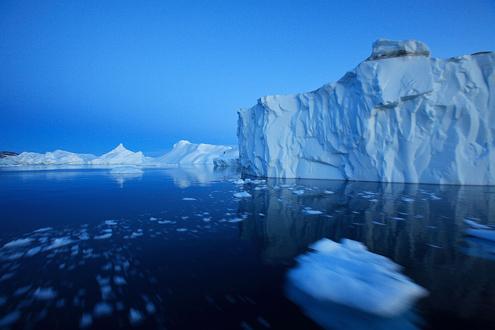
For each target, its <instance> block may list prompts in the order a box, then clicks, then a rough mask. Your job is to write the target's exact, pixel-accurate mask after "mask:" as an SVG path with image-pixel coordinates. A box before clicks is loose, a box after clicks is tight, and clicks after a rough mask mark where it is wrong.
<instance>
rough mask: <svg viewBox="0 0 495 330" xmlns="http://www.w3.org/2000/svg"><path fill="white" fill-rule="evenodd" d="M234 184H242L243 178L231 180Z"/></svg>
mask: <svg viewBox="0 0 495 330" xmlns="http://www.w3.org/2000/svg"><path fill="white" fill-rule="evenodd" d="M232 182H233V183H234V184H238V185H241V184H244V180H243V179H237V180H234V181H232Z"/></svg>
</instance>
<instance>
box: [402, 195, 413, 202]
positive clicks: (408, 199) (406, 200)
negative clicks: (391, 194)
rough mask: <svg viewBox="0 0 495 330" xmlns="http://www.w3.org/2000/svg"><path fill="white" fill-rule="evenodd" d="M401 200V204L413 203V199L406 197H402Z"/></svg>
mask: <svg viewBox="0 0 495 330" xmlns="http://www.w3.org/2000/svg"><path fill="white" fill-rule="evenodd" d="M401 200H402V201H403V202H406V203H412V202H414V198H411V197H407V196H403V197H402V198H401Z"/></svg>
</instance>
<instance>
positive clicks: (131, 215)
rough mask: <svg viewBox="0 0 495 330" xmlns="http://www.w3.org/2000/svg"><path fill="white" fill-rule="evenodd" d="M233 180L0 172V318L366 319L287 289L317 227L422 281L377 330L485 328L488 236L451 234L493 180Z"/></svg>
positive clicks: (491, 286) (207, 174) (492, 291)
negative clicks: (411, 300)
mask: <svg viewBox="0 0 495 330" xmlns="http://www.w3.org/2000/svg"><path fill="white" fill-rule="evenodd" d="M237 178H238V174H237V173H234V172H230V171H213V170H211V169H204V168H189V169H187V168H182V169H181V168H178V169H148V170H145V171H144V173H143V174H133V175H125V174H118V175H117V174H115V175H112V174H111V173H110V171H109V170H108V169H98V170H91V169H66V170H36V171H32V170H30V171H13V170H6V169H3V170H1V171H0V210H1V216H0V220H1V221H0V246H4V245H5V244H7V246H4V247H2V248H0V327H14V328H37V329H42V328H43V329H55V328H58V329H71V328H80V327H82V328H90V327H94V328H110V327H122V328H139V327H142V328H168V329H184V328H193V327H194V328H203V329H204V328H217V329H218V328H232V329H236V328H241V329H250V328H253V329H263V328H274V329H279V328H284V329H286V328H298V329H302V328H304V329H311V328H318V327H319V325H318V324H320V325H325V326H327V327H334V328H345V327H346V326H347V327H349V326H350V325H352V327H353V328H359V327H363V328H366V327H367V326H369V324H370V323H369V320H368V319H367V318H366V317H363V316H362V315H357V314H355V313H354V312H353V311H349V310H347V309H341V308H340V307H338V306H337V307H336V309H333V310H329V309H328V308H327V307H324V308H327V309H326V310H325V313H323V314H324V315H323V320H322V319H321V315H320V318H318V313H317V312H316V311H317V308H318V306H317V307H313V306H310V307H308V305H304V304H303V303H300V302H297V301H296V303H295V302H293V300H290V299H288V297H287V291H286V289H287V288H286V281H285V274H286V272H287V270H288V269H289V268H290V267H293V266H294V265H295V261H294V257H295V256H297V255H298V254H300V253H304V252H305V251H306V249H307V247H308V245H309V244H311V243H312V242H314V241H316V240H318V239H320V238H322V237H328V238H330V239H333V240H336V241H340V239H342V238H350V239H354V240H357V241H361V242H363V243H364V244H365V245H366V246H367V247H368V248H369V249H370V250H371V251H373V252H375V253H378V254H381V255H384V256H387V257H389V258H391V259H392V260H394V261H395V262H396V263H398V264H400V265H402V266H403V267H404V273H405V274H406V275H407V276H409V277H410V278H411V279H412V280H414V281H415V282H416V283H418V284H420V285H421V286H423V287H425V288H426V289H427V290H428V291H429V293H430V294H429V296H428V297H427V298H425V299H422V300H420V301H419V302H418V303H417V304H416V306H414V308H412V309H411V311H409V315H408V316H407V317H406V318H404V320H401V321H400V323H394V324H388V325H387V324H385V325H383V324H382V325H380V326H381V328H387V327H394V328H397V327H401V328H415V327H418V328H447V327H448V328H469V329H488V328H494V327H495V243H490V242H488V241H483V240H479V239H475V238H469V237H466V236H465V235H464V230H465V229H466V227H465V224H464V219H466V218H467V219H474V221H477V222H479V223H483V224H490V223H491V224H494V223H495V218H494V212H495V187H476V186H463V187H461V186H449V185H445V186H438V185H410V184H382V183H370V182H350V183H347V182H341V181H327V180H268V182H266V183H263V182H257V183H255V184H252V183H248V184H236V183H234V182H233V181H234V180H235V179H237ZM241 190H245V191H247V192H249V194H251V195H252V197H249V198H242V199H237V198H234V193H236V192H239V191H241ZM308 210H314V211H320V212H321V214H312V213H318V212H308ZM320 307H321V306H320ZM308 308H310V310H308ZM311 311H315V313H311ZM320 314H321V313H320ZM349 322H351V323H349Z"/></svg>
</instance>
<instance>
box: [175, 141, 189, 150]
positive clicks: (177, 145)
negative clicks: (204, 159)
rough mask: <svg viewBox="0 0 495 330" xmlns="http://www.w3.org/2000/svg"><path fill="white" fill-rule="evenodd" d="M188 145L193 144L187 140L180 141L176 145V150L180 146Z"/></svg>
mask: <svg viewBox="0 0 495 330" xmlns="http://www.w3.org/2000/svg"><path fill="white" fill-rule="evenodd" d="M188 144H191V142H189V141H187V140H180V141H179V142H177V143H176V144H174V148H175V147H179V146H184V145H188Z"/></svg>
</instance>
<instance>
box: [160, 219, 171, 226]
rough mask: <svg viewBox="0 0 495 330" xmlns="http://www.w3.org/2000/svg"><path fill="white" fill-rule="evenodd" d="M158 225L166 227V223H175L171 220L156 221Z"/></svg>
mask: <svg viewBox="0 0 495 330" xmlns="http://www.w3.org/2000/svg"><path fill="white" fill-rule="evenodd" d="M158 223H159V224H160V225H166V224H168V223H175V221H171V220H160V221H158Z"/></svg>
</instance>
